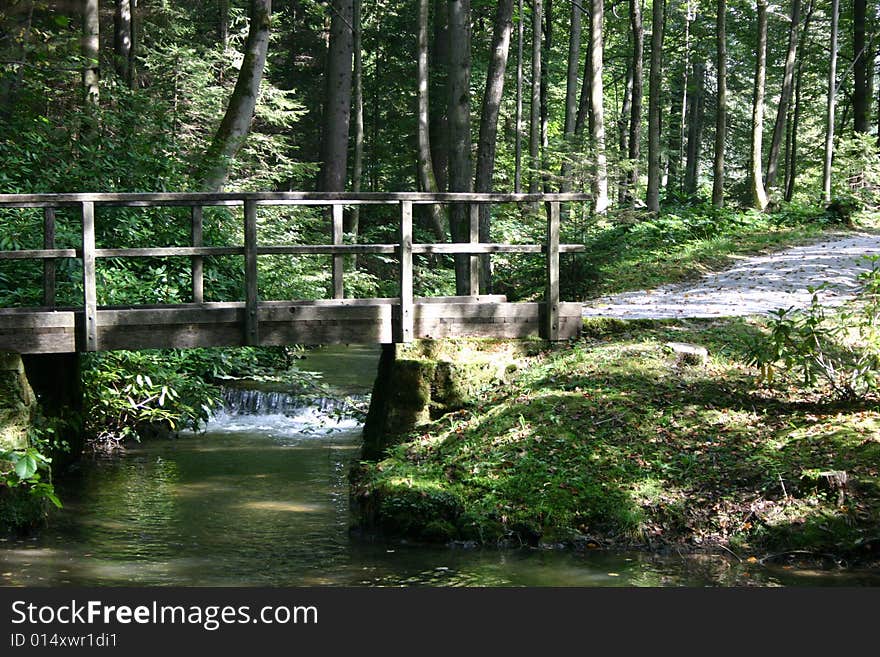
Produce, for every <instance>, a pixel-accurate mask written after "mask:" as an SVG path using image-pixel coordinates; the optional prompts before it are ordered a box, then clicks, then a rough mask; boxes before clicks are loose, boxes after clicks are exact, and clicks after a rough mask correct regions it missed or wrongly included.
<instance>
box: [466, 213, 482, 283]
mask: <svg viewBox="0 0 880 657" xmlns="http://www.w3.org/2000/svg"><path fill="white" fill-rule="evenodd" d="M469 218H470V226H469V236H468V237H469V239H470V243H471V244H479V242H480V206H479V204H477V203H471V204H470V217H469ZM468 288H469V294H470V295H471V296H472V297H475V296H477V295H479V294H480V256H478V255H477V254H475V253H472V254H471V257H470V258H469V262H468Z"/></svg>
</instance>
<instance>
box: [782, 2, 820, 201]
mask: <svg viewBox="0 0 880 657" xmlns="http://www.w3.org/2000/svg"><path fill="white" fill-rule="evenodd" d="M815 6H816V3H815V0H810V4H809V7H808V9H807V17H806V18H805V19H804V29H803V36H802V37H801V43H802V44H803V45H802V46H801V52H802V53H805V52H807V44H808V41H807V37H808V35H809V33H810V19H811V18H812V17H813V9H814V8H815ZM802 62H803V57H801V58H799V59H798V62H797V80H796V82H795V90H794V112H793V114H792V118H791V147H790V149H789V154H788V167H787V168H786V172H785V173H786V177H787V180H786V183H785V200H786V201H791V200H792V198H794V188H795V184H796V183H797V162H798V129H799V128H800V121H801V80H802V79H803V63H802Z"/></svg>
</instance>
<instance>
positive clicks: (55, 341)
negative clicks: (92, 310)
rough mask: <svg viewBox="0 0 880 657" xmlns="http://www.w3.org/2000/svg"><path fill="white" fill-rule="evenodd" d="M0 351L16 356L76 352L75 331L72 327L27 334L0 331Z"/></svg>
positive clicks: (15, 331) (14, 331)
mask: <svg viewBox="0 0 880 657" xmlns="http://www.w3.org/2000/svg"><path fill="white" fill-rule="evenodd" d="M0 351H11V352H13V353H18V354H59V353H72V352H75V351H77V348H76V329H75V328H74V327H72V326H71V327H67V328H64V327H56V328H43V329H39V330H35V331H28V332H23V331H21V330H7V329H0Z"/></svg>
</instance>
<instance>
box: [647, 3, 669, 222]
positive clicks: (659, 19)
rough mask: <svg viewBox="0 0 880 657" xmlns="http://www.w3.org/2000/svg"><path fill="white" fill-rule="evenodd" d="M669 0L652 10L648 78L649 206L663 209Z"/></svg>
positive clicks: (656, 4)
mask: <svg viewBox="0 0 880 657" xmlns="http://www.w3.org/2000/svg"><path fill="white" fill-rule="evenodd" d="M664 4H665V0H654V3H653V7H652V10H651V14H652V21H651V73H650V76H649V78H648V191H647V201H646V204H647V206H648V210H650V211H651V212H659V211H660V86H661V83H662V75H663V72H662V61H663V60H662V54H663V13H664V11H663V10H664Z"/></svg>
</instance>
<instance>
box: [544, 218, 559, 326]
mask: <svg viewBox="0 0 880 657" xmlns="http://www.w3.org/2000/svg"><path fill="white" fill-rule="evenodd" d="M547 206H548V213H547V292H546V295H545V305H546V308H545V314H544V319H545V326H544V337H545V338H547V339H548V340H559V201H550V202H549V203H548V204H547Z"/></svg>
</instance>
